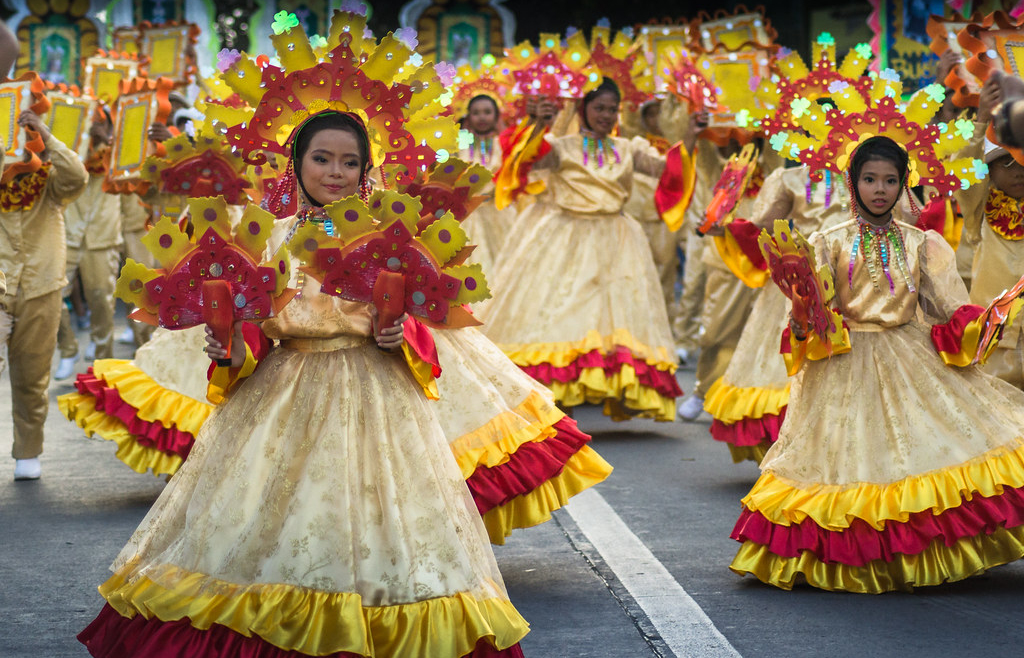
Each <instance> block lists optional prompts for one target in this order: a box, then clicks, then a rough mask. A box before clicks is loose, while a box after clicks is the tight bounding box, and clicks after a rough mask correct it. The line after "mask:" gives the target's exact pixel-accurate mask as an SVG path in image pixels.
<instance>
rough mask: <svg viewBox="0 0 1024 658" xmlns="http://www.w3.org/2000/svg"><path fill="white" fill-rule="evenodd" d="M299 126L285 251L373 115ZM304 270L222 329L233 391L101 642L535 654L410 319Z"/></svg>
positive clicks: (133, 561) (135, 540) (355, 183)
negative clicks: (389, 323)
mask: <svg viewBox="0 0 1024 658" xmlns="http://www.w3.org/2000/svg"><path fill="white" fill-rule="evenodd" d="M296 132H297V133H298V134H297V135H296V136H295V137H294V156H293V160H292V162H293V165H294V170H295V174H296V178H297V181H298V183H299V201H300V204H301V205H300V210H299V213H298V215H297V216H296V217H292V218H288V219H285V220H280V221H278V222H277V224H276V226H275V230H274V235H273V236H272V238H271V244H270V245H269V247H270V252H271V253H274V252H275V251H276V249H277V247H278V246H279V245H280V244H281V243H282V242H283V241H285V240H286V238H287V237H288V236H289V235H290V234H291V233H292V232H293V231H294V229H295V228H296V227H298V226H300V225H301V224H303V223H305V222H313V223H319V222H321V220H320V218H321V217H323V216H325V215H324V213H323V210H322V204H324V203H329V202H332V201H336V200H339V199H342V198H345V197H348V196H350V195H353V194H356V193H358V192H359V190H360V187H361V186H365V184H366V179H365V177H366V172H367V169H368V167H369V164H370V159H369V157H370V153H369V151H370V145H369V142H368V140H367V138H366V133H365V130H364V129H363V128H362V125H361V121H360V120H359V119H357V118H354V117H353V116H352V115H348V114H342V113H338V112H334V111H326V112H321V113H319V114H315V115H313V116H312V117H311V118H309V119H308V120H307V121H306V122H304V123H303V124H301V125H300V126H299V127H298V128H297V130H296ZM330 229H331V227H330V225H327V226H324V230H330ZM292 285H293V286H294V287H298V288H299V289H300V294H299V296H298V297H296V298H295V299H294V300H292V302H290V303H289V305H288V306H286V307H285V308H284V309H283V310H282V311H281V312H280V313H279V314H278V315H277V316H276V317H274V318H272V319H270V320H267V321H266V322H264V323H263V325H262V327H260V328H259V329H257V328H256V327H255V326H254V325H244V326H243V325H242V324H241V323H240V324H238V325H236V330H235V340H234V342H233V344H232V350H231V352H230V354H229V353H228V352H227V350H225V349H224V347H223V346H222V345H221V344H220V343H218V342H217V341H216V340H215V339H213V337H212V335H211V337H210V338H209V339H208V343H209V349H208V350H207V351H208V353H209V355H210V357H211V358H214V359H222V358H230V359H231V366H230V369H228V368H215V369H214V372H213V374H212V379H211V385H214V384H216V385H217V386H219V387H220V390H221V391H223V392H225V393H226V395H227V400H226V401H225V402H224V403H223V405H221V406H219V407H218V408H217V409H216V410H215V412H214V413H213V414H212V415H211V417H210V419H209V420H208V422H207V423H206V424H205V425H204V426H203V430H202V432H201V434H200V436H199V437H197V442H196V446H195V448H194V449H193V452H192V454H191V455H190V457H189V459H188V461H186V462H185V464H184V465H183V467H182V468H181V470H180V471H179V472H178V473H177V475H176V476H175V477H174V478H173V479H172V480H171V482H170V484H169V485H168V487H167V489H166V490H165V491H164V493H163V494H162V495H161V497H160V498H159V499H158V500H157V502H156V503H155V504H154V506H153V509H152V510H151V511H150V513H149V514H148V515H147V517H146V519H144V520H143V522H142V524H141V526H140V527H139V529H138V530H137V531H136V533H135V534H134V535H133V537H132V539H131V540H130V541H129V544H128V546H127V547H126V548H125V549H124V550H123V551H122V553H121V556H120V557H119V558H118V559H117V561H116V562H115V565H114V571H115V575H114V576H113V577H112V578H111V579H110V580H109V581H108V582H107V583H106V584H105V585H104V586H103V587H102V588H101V592H102V593H103V594H104V596H105V597H106V598H107V600H108V606H107V607H105V608H104V610H103V612H102V613H101V614H100V616H99V617H98V618H97V619H96V621H94V622H93V623H92V624H91V625H90V626H89V628H87V629H86V630H85V631H83V632H82V634H81V635H80V639H81V640H82V641H83V642H84V643H85V644H86V645H87V646H88V647H89V649H90V651H91V652H92V653H93V655H95V656H115V655H117V656H127V655H137V656H161V655H167V656H172V655H174V656H177V655H184V654H188V655H191V656H206V655H208V656H257V655H258V656H281V657H282V658H283V657H284V656H301V655H309V656H322V655H331V656H334V655H337V656H346V657H348V656H405V655H410V656H450V657H452V658H456V657H459V656H470V655H471V656H505V655H507V656H516V655H521V652H520V651H519V649H518V644H517V643H518V641H519V640H520V639H521V638H522V636H523V635H525V633H526V630H527V627H526V624H525V622H524V621H523V620H522V618H521V617H520V616H519V615H518V613H517V612H516V611H515V609H514V608H513V606H512V605H511V603H510V602H509V601H508V597H507V594H506V593H505V590H504V586H503V585H502V582H501V576H500V574H499V573H498V570H497V565H496V564H495V562H494V558H493V555H492V554H491V552H490V549H489V547H488V546H487V537H486V534H485V531H484V528H483V524H482V523H481V521H480V519H479V516H478V514H477V513H476V510H475V509H474V508H473V504H472V500H471V498H470V496H469V493H468V491H467V490H466V486H465V484H464V483H463V480H462V477H460V474H459V472H458V469H457V467H456V466H455V464H454V463H453V461H452V458H451V453H450V451H449V449H448V447H447V441H446V439H445V436H444V433H443V431H442V429H441V427H440V425H439V424H438V422H437V419H436V417H435V416H434V414H433V412H432V411H431V409H430V407H429V403H428V401H427V399H426V397H425V396H424V395H423V392H422V391H421V390H420V386H419V385H417V382H416V380H415V379H414V378H413V376H412V375H411V373H410V372H409V370H408V366H407V365H406V363H405V361H403V358H402V356H401V354H400V353H398V351H399V349H400V348H401V347H402V345H403V330H402V322H403V321H405V317H404V316H403V317H402V318H400V320H399V321H398V322H396V323H395V326H393V327H379V326H376V322H375V315H376V314H375V313H374V312H373V310H372V307H371V306H370V305H368V304H364V303H359V302H349V301H345V300H342V299H340V298H336V297H330V296H327V295H324V294H322V293H321V292H320V284H319V282H317V281H315V280H313V279H312V278H305V277H302V276H301V275H300V273H299V272H298V271H297V269H295V268H293V272H292ZM270 341H276V345H273V346H272V345H271V343H270ZM410 358H411V357H410ZM246 375H248V376H246ZM354 391H360V394H359V395H358V396H357V395H353V392H354ZM206 437H209V438H208V439H207V438H206ZM239 492H245V495H244V496H242V497H241V498H240V497H239ZM228 500H231V501H232V502H231V504H230V505H229V506H227V507H225V502H226V501H228ZM239 610H244V612H242V613H239Z"/></svg>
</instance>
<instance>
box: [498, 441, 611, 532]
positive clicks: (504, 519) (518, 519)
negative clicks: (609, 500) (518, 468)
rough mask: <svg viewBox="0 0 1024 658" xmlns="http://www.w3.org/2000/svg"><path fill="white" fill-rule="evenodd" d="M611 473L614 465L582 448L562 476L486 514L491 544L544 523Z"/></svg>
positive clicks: (560, 474) (565, 468)
mask: <svg viewBox="0 0 1024 658" xmlns="http://www.w3.org/2000/svg"><path fill="white" fill-rule="evenodd" d="M611 472H612V467H611V464H609V463H608V462H606V461H605V460H604V459H602V458H601V456H600V455H598V454H597V453H596V452H595V451H594V450H593V449H591V447H590V446H583V447H582V448H580V449H579V450H578V451H576V454H574V455H573V456H572V457H570V458H569V460H568V461H567V462H566V463H565V467H564V468H563V469H562V472H561V473H559V474H558V475H556V476H555V477H553V478H551V479H550V480H548V481H547V482H545V483H543V484H542V485H540V486H539V487H537V488H536V489H534V490H533V491H531V492H530V493H527V494H523V495H522V496H516V497H515V498H513V499H512V500H510V501H509V502H507V503H505V504H504V505H501V506H499V507H495V508H494V509H492V510H490V511H488V512H487V513H486V514H484V516H483V519H484V527H485V528H487V536H488V537H489V538H490V540H491V543H492V544H497V545H499V546H500V545H502V544H504V543H505V537H508V536H509V535H510V534H512V531H513V530H515V529H516V528H530V527H533V526H535V525H539V524H541V523H544V522H545V521H547V520H548V519H550V518H551V513H552V512H554V511H555V510H556V509H558V508H560V507H562V506H563V505H565V504H566V503H567V502H569V499H570V498H572V497H573V496H575V495H576V494H578V493H579V492H581V491H583V490H584V489H589V488H590V487H592V486H594V485H595V484H597V483H598V482H601V481H603V480H604V479H605V478H607V477H608V476H609V475H610V474H611Z"/></svg>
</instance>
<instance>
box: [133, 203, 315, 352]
mask: <svg viewBox="0 0 1024 658" xmlns="http://www.w3.org/2000/svg"><path fill="white" fill-rule="evenodd" d="M188 207H189V213H190V215H191V225H192V229H193V232H192V235H191V237H190V236H189V235H188V233H186V231H185V229H183V228H182V227H180V226H179V224H178V223H177V222H176V221H174V220H173V219H172V218H170V217H166V216H165V217H162V218H161V219H160V220H159V221H158V222H157V223H156V224H155V225H154V226H153V228H152V229H150V231H149V232H148V233H147V234H146V235H145V237H143V238H142V242H143V244H144V245H145V246H146V248H147V249H149V251H150V252H151V253H152V254H153V255H154V256H155V257H156V260H157V261H158V262H159V263H160V266H161V267H160V268H159V269H150V268H148V267H146V266H145V265H142V264H141V263H138V262H136V261H134V260H132V259H130V258H129V259H128V262H127V263H126V264H125V266H124V268H122V270H121V276H120V277H119V278H118V280H117V288H116V290H115V295H116V296H117V297H118V298H119V299H122V300H124V301H125V302H126V303H128V304H132V305H134V306H136V307H137V308H136V310H135V311H133V312H132V314H131V317H132V318H134V319H136V320H141V321H142V322H146V323H148V324H153V325H158V326H161V327H166V328H168V329H186V328H188V327H194V326H196V325H199V324H208V325H210V326H211V327H213V328H214V331H215V335H216V336H217V338H218V340H220V342H221V343H222V344H223V345H225V346H230V336H231V327H232V324H233V323H234V322H235V321H236V320H249V321H259V320H265V319H267V318H269V317H272V316H273V315H274V314H275V313H277V312H278V311H280V309H281V308H283V307H284V305H285V304H286V303H288V301H289V300H290V299H291V298H292V297H293V296H294V295H295V293H296V291H295V290H293V289H291V288H287V287H286V286H287V284H288V277H289V276H290V274H291V272H290V269H289V257H288V252H287V250H286V249H285V248H284V247H283V246H282V247H281V249H279V250H278V252H277V253H276V254H275V255H274V257H273V258H271V259H270V260H269V261H266V262H263V260H262V259H263V253H264V250H265V249H266V246H267V239H268V238H269V237H270V232H271V229H272V228H273V225H274V216H273V215H271V214H270V213H268V212H267V211H265V210H261V209H260V208H259V207H257V206H255V205H252V204H250V205H248V206H246V208H245V211H244V213H243V215H242V220H241V221H240V222H239V224H238V226H237V227H236V229H235V230H234V232H232V229H231V221H230V219H229V215H228V208H227V203H226V202H225V201H224V199H223V198H220V197H213V198H201V199H190V200H189V202H188ZM228 349H229V350H230V347H229V348H228Z"/></svg>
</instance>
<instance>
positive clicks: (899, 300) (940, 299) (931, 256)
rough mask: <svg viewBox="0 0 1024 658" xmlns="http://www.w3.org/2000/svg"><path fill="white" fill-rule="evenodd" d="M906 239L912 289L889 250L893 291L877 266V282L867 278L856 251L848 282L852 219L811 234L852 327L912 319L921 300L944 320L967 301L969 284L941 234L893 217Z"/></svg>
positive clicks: (927, 309) (935, 317)
mask: <svg viewBox="0 0 1024 658" xmlns="http://www.w3.org/2000/svg"><path fill="white" fill-rule="evenodd" d="M897 223H898V225H899V227H900V229H901V230H902V232H903V242H904V244H905V245H906V262H907V269H908V271H909V272H910V278H911V281H912V282H913V283H914V288H915V290H913V291H912V290H910V288H909V287H908V286H907V282H906V281H905V280H904V278H903V274H902V273H901V272H900V270H899V267H898V265H897V263H896V256H895V254H893V255H892V256H891V260H890V263H889V272H890V275H891V276H892V281H893V285H894V287H895V292H894V293H890V292H889V282H888V280H887V279H886V278H885V275H884V274H883V273H882V272H881V267H880V266H879V268H878V272H879V288H875V286H874V284H873V283H872V280H871V273H870V271H869V269H868V266H867V263H866V262H865V258H866V257H869V254H865V253H863V252H862V253H859V254H858V255H857V259H856V260H855V261H854V266H853V277H852V282H853V285H852V286H851V285H850V281H851V279H850V275H849V267H850V252H851V250H852V249H853V242H854V240H855V239H856V237H857V235H858V227H857V221H856V220H848V221H846V222H843V223H841V224H838V225H837V226H834V227H832V228H830V229H826V230H824V231H821V232H819V233H816V234H814V235H813V236H812V238H811V243H812V244H813V245H814V250H815V256H816V257H817V259H818V263H819V264H822V263H824V264H827V265H828V267H829V269H830V270H831V271H832V280H833V281H834V282H835V286H836V294H837V301H836V302H834V304H835V305H836V306H837V308H838V309H839V311H840V312H841V313H842V315H843V318H844V319H845V320H846V322H847V324H848V325H849V327H850V329H851V330H852V331H879V330H881V329H884V328H890V327H897V326H899V325H902V324H906V323H907V322H910V321H911V320H913V319H914V318H915V316H916V314H917V309H918V306H919V305H920V306H921V307H922V309H923V310H924V312H925V314H926V315H927V316H928V317H929V318H930V319H932V320H933V321H935V322H947V321H948V320H949V319H950V317H951V316H952V315H953V313H954V312H955V311H956V310H957V309H958V308H959V307H960V306H962V305H964V304H967V303H968V299H967V288H966V287H965V286H964V284H963V281H962V280H961V279H960V276H959V274H958V273H957V270H956V254H955V253H954V252H953V249H952V248H951V247H950V246H949V244H948V243H947V242H946V241H945V240H944V239H943V238H942V236H941V235H939V234H938V233H935V232H934V231H927V232H926V231H921V230H920V229H918V228H915V227H913V226H910V225H908V224H904V223H903V222H897Z"/></svg>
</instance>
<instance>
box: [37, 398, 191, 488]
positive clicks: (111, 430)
mask: <svg viewBox="0 0 1024 658" xmlns="http://www.w3.org/2000/svg"><path fill="white" fill-rule="evenodd" d="M57 407H58V408H59V409H60V412H61V413H62V414H64V415H65V416H66V417H67V419H68V420H70V421H72V422H74V423H75V424H76V425H78V426H79V427H81V428H82V429H83V430H85V434H86V436H93V435H94V434H95V435H98V436H99V437H101V438H103V439H105V440H107V441H113V442H114V443H116V444H117V453H115V456H116V457H117V458H118V459H120V460H121V461H122V462H124V463H125V464H127V465H128V467H129V468H131V469H132V470H133V471H135V472H136V473H145V472H146V471H147V470H150V471H153V474H154V475H173V474H174V473H176V472H177V470H178V469H179V468H181V465H182V463H183V461H184V460H182V458H181V457H180V456H178V455H175V454H171V453H167V452H162V451H160V450H157V449H156V448H152V447H149V446H144V445H140V444H139V443H138V442H137V441H136V440H135V436H134V435H133V434H132V433H131V432H129V431H128V428H127V427H126V426H125V424H124V423H122V422H121V421H120V420H119V419H118V418H115V417H113V416H108V415H107V414H105V413H103V412H102V411H97V410H96V399H95V398H93V397H92V396H90V395H83V394H81V393H68V394H67V395H61V396H59V397H58V398H57Z"/></svg>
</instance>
